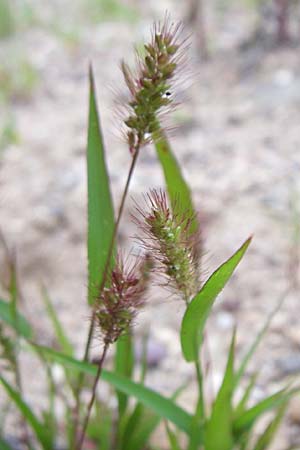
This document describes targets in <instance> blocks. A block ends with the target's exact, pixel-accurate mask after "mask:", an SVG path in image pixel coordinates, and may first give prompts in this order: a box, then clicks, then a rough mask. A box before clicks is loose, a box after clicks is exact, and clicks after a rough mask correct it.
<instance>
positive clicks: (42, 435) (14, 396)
mask: <svg viewBox="0 0 300 450" xmlns="http://www.w3.org/2000/svg"><path fill="white" fill-rule="evenodd" d="M0 382H1V383H2V385H3V387H4V389H5V390H6V392H7V394H8V395H9V397H10V399H11V400H12V401H13V402H14V403H15V405H16V406H17V408H18V409H19V411H20V412H21V414H22V415H23V417H24V419H25V420H26V421H27V422H28V424H29V425H30V426H31V428H32V430H33V431H34V432H35V435H36V437H37V440H38V441H39V442H40V444H41V446H42V448H43V449H44V450H52V449H53V443H52V438H51V436H50V435H49V433H48V430H47V428H46V427H45V426H44V424H43V423H41V422H40V421H39V420H38V419H37V417H36V416H35V415H34V413H33V412H32V410H31V409H30V407H29V406H28V405H27V403H25V402H24V400H22V398H21V396H20V394H19V393H18V392H17V391H16V390H15V389H14V388H13V387H12V386H11V385H10V384H9V383H8V382H7V381H6V380H5V379H4V378H3V377H2V376H1V375H0Z"/></svg>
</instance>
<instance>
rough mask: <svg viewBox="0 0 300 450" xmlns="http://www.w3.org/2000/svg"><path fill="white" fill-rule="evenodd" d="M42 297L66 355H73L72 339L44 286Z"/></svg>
mask: <svg viewBox="0 0 300 450" xmlns="http://www.w3.org/2000/svg"><path fill="white" fill-rule="evenodd" d="M42 298H43V300H44V304H45V309H46V312H47V314H48V317H49V319H50V321H51V323H52V326H53V329H54V332H55V335H56V338H57V341H58V344H59V345H60V347H61V349H62V351H63V352H64V353H65V354H66V355H69V356H72V355H73V353H74V349H73V345H72V344H71V341H70V340H69V338H68V337H67V335H66V334H65V332H64V328H63V326H62V324H61V322H60V320H59V318H58V315H57V313H56V310H55V308H54V306H53V304H52V302H51V299H50V297H49V294H48V292H47V290H46V289H45V288H44V287H43V288H42Z"/></svg>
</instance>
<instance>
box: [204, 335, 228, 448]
mask: <svg viewBox="0 0 300 450" xmlns="http://www.w3.org/2000/svg"><path fill="white" fill-rule="evenodd" d="M234 354H235V332H234V333H233V337H232V341H231V345H230V351H229V355H228V361H227V365H226V369H225V374H224V378H223V382H222V384H221V387H220V389H219V392H218V394H217V397H216V399H215V402H214V404H213V407H212V412H211V417H210V419H209V420H208V421H207V424H206V427H205V438H204V441H205V450H218V449H220V448H222V450H231V449H232V448H233V444H234V442H233V429H232V395H233V390H234ZM216 430H217V432H216Z"/></svg>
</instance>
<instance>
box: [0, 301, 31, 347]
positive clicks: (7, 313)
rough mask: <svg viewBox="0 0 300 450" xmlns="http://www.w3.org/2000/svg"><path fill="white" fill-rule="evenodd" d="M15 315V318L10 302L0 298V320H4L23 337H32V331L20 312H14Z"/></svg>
mask: <svg viewBox="0 0 300 450" xmlns="http://www.w3.org/2000/svg"><path fill="white" fill-rule="evenodd" d="M16 315H17V320H16V317H15V313H14V312H13V311H12V308H11V305H10V303H9V302H6V301H5V300H2V299H0V320H2V321H3V322H5V323H6V324H7V325H9V326H10V327H11V328H13V329H14V330H15V331H16V332H17V333H18V334H20V335H21V336H23V337H24V338H26V339H30V338H32V336H33V331H32V328H31V326H30V324H29V323H28V322H27V320H26V319H25V317H24V316H22V315H21V314H20V313H16Z"/></svg>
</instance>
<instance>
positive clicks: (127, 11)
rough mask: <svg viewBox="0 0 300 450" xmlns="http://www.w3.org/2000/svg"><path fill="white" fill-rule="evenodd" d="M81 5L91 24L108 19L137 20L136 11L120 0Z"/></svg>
mask: <svg viewBox="0 0 300 450" xmlns="http://www.w3.org/2000/svg"><path fill="white" fill-rule="evenodd" d="M83 5H84V9H85V11H86V14H87V16H88V18H89V19H90V20H91V21H93V22H94V21H102V20H109V19H114V20H127V21H135V20H137V18H138V14H137V11H136V10H135V9H134V8H133V7H130V6H128V5H125V4H124V3H122V2H121V1H120V0H88V1H85V2H83Z"/></svg>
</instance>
